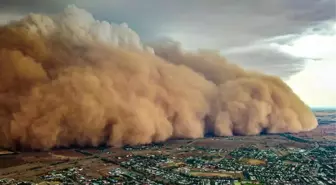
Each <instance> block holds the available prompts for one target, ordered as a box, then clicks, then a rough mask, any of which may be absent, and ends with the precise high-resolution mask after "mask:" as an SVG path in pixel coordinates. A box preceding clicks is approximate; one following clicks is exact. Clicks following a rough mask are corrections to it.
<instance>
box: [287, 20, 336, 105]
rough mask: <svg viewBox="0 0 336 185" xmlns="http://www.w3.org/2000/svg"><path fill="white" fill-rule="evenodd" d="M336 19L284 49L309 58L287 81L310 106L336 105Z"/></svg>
mask: <svg viewBox="0 0 336 185" xmlns="http://www.w3.org/2000/svg"><path fill="white" fill-rule="evenodd" d="M335 25H336V22H332V24H330V23H328V26H326V27H322V26H321V27H320V29H319V30H317V31H309V32H305V33H303V34H302V35H301V37H299V38H298V39H296V40H294V41H293V42H292V43H291V44H290V45H284V46H283V47H282V49H283V51H285V52H287V53H289V54H292V55H295V56H300V57H306V58H316V59H317V60H310V61H308V62H307V65H306V67H305V69H304V70H303V71H301V72H300V73H298V74H296V75H294V76H292V77H291V78H290V79H289V80H288V81H287V83H288V84H289V85H290V86H291V87H292V88H293V90H294V91H295V92H296V93H297V94H298V95H299V96H300V97H301V98H302V99H303V100H304V101H305V102H306V103H307V104H308V105H310V106H319V107H321V106H328V107H336V85H335V81H336V47H335V46H336V29H335Z"/></svg>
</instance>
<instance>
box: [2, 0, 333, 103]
mask: <svg viewBox="0 0 336 185" xmlns="http://www.w3.org/2000/svg"><path fill="white" fill-rule="evenodd" d="M69 4H75V5H76V6H78V7H80V8H84V9H86V10H88V11H89V12H91V13H92V14H93V15H94V16H95V18H96V19H99V20H107V21H110V22H115V23H122V22H126V23H127V24H128V25H129V26H130V27H131V28H132V29H134V30H135V31H136V32H137V33H138V34H139V35H140V37H141V38H142V40H143V41H144V42H150V41H154V40H156V39H159V38H162V37H169V38H171V39H174V40H177V41H179V42H181V43H182V45H183V46H184V47H185V48H186V49H191V50H193V49H198V48H207V49H216V50H220V51H221V53H222V54H223V55H224V56H225V57H227V58H228V59H229V60H230V61H231V62H234V63H238V64H240V65H242V66H244V67H246V68H248V69H253V70H259V71H263V72H265V73H268V74H273V75H277V76H280V77H281V78H283V79H284V80H285V81H286V82H287V83H288V84H289V85H290V86H291V87H292V88H293V90H294V91H295V92H296V93H297V94H298V95H299V96H300V97H301V98H302V99H303V100H304V101H305V102H306V103H307V104H309V105H310V106H335V107H336V84H335V80H336V73H335V70H336V55H335V53H336V48H335V47H333V46H335V45H336V22H335V17H336V16H335V12H336V11H335V7H336V5H335V1H334V0H253V1H247V0H183V1H181V0H169V1H167V0H95V1H91V0H30V1H27V0H0V24H1V23H2V24H3V23H6V22H8V21H9V20H13V19H19V18H20V17H22V16H24V15H26V14H27V13H30V12H38V13H46V14H53V13H57V12H60V11H62V10H63V9H64V8H65V7H66V6H67V5H69Z"/></svg>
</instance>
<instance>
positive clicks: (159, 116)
mask: <svg viewBox="0 0 336 185" xmlns="http://www.w3.org/2000/svg"><path fill="white" fill-rule="evenodd" d="M153 48H154V49H153ZM153 48H150V47H146V46H144V45H143V44H142V43H141V41H140V38H139V36H138V35H137V34H136V33H135V32H134V31H132V30H131V29H130V28H128V26H127V25H126V24H121V25H115V24H109V23H107V22H100V21H96V20H94V18H93V17H92V15H91V14H89V13H88V12H86V11H85V10H81V9H78V8H76V7H74V6H69V7H68V8H66V9H65V11H64V12H63V13H61V14H58V15H54V16H45V15H37V14H30V15H29V16H27V17H26V18H24V19H22V20H20V21H18V22H12V23H10V24H8V25H5V26H2V27H0V146H1V147H7V148H12V149H22V148H31V149H49V148H52V147H62V146H70V145H80V146H97V145H100V144H107V145H113V146H120V145H124V144H131V145H135V144H145V143H150V142H160V141H164V140H167V139H169V138H199V137H203V136H204V135H205V134H206V133H213V134H215V135H217V136H229V135H234V134H240V135H253V134H259V133H260V132H262V131H267V132H269V133H278V132H299V131H307V130H311V129H313V128H315V127H316V126H317V121H316V118H315V117H314V115H313V113H312V112H311V110H310V109H309V108H308V107H307V106H306V105H305V104H304V103H303V102H302V101H301V100H300V99H299V98H298V97H297V96H296V95H295V94H294V93H293V92H292V90H291V89H290V88H289V87H288V86H287V85H285V84H284V83H283V82H282V81H281V80H280V79H279V78H277V77H273V76H266V75H263V74H260V73H256V72H249V71H245V70H243V69H241V68H240V67H238V66H236V65H234V64H230V63H228V62H227V61H226V60H225V59H224V58H222V57H221V56H219V55H218V54H216V53H215V52H207V51H200V52H198V53H187V52H184V51H183V50H182V49H181V48H180V46H179V45H178V44H176V43H165V44H160V45H158V44H156V45H153Z"/></svg>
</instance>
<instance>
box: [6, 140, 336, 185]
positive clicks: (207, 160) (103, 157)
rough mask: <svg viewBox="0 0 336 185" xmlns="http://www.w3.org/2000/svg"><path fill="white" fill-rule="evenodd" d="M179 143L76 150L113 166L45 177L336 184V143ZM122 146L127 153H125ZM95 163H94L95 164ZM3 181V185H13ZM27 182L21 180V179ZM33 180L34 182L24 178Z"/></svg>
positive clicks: (185, 184) (222, 184)
mask: <svg viewBox="0 0 336 185" xmlns="http://www.w3.org/2000/svg"><path fill="white" fill-rule="evenodd" d="M186 143H187V144H181V145H178V146H174V145H170V144H169V143H164V144H163V143H158V144H150V145H139V146H133V147H132V146H124V147H123V148H121V149H120V151H115V150H112V149H109V148H101V149H99V150H95V151H94V152H93V151H90V150H82V149H78V150H76V152H78V153H81V154H83V155H84V156H86V158H90V159H95V160H100V161H103V163H104V165H105V166H106V165H107V166H108V165H113V166H114V167H113V168H111V169H110V170H109V171H108V172H107V174H106V175H104V176H100V177H97V178H90V177H88V175H87V172H86V171H85V167H81V166H80V162H78V164H76V166H72V167H69V168H64V169H61V170H52V171H50V172H48V173H47V174H43V175H41V176H40V179H41V182H44V183H45V182H48V183H49V184H52V183H54V184H93V185H99V184H153V185H154V184H181V185H189V184H190V185H192V184H204V185H205V184H209V185H212V184H215V185H229V184H230V185H240V184H241V185H244V184H245V185H250V184H265V185H266V184H267V185H278V184H298V185H299V184H318V185H324V184H326V185H332V184H336V181H335V178H334V177H335V170H336V156H335V152H336V147H335V146H319V145H318V144H317V143H314V144H312V145H310V147H308V148H296V147H286V146H282V145H279V146H276V147H269V148H261V147H259V146H257V145H250V146H244V147H237V148H235V149H232V150H231V149H225V148H214V147H211V146H208V147H206V146H194V145H193V143H192V142H191V141H186ZM121 150H122V151H121ZM90 165H91V164H89V166H90ZM14 182H15V180H14V179H3V180H1V182H0V184H13V183H14ZM21 183H22V182H21ZM25 183H26V184H29V182H28V181H27V182H25Z"/></svg>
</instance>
